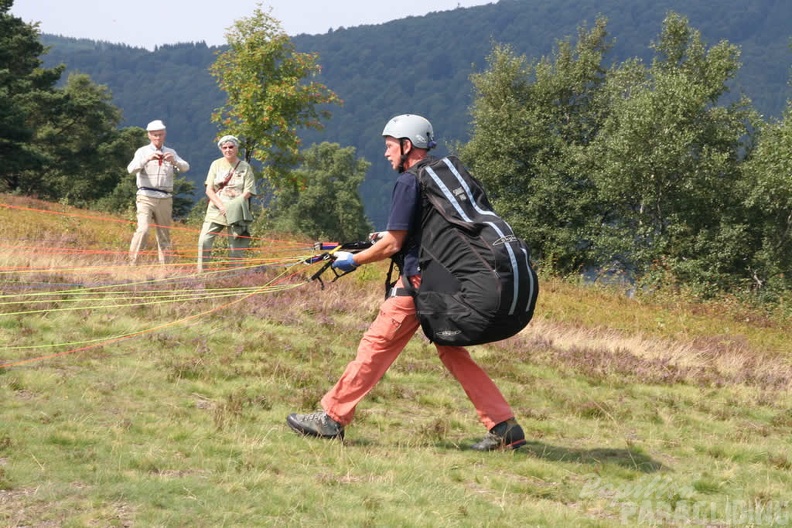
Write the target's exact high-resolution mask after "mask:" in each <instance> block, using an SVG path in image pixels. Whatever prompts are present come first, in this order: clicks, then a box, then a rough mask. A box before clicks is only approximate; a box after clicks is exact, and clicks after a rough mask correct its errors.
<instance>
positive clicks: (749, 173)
mask: <svg viewBox="0 0 792 528" xmlns="http://www.w3.org/2000/svg"><path fill="white" fill-rule="evenodd" d="M745 172H746V178H745V179H744V180H743V182H742V184H741V185H740V187H739V188H738V189H737V193H738V195H739V196H743V197H744V206H745V212H746V218H745V225H746V226H749V227H746V229H747V230H748V231H749V232H750V235H751V242H752V244H753V248H754V251H753V252H752V253H751V258H750V259H749V260H748V261H747V263H746V269H747V271H748V273H749V275H750V279H751V281H752V283H753V285H754V286H755V287H756V288H768V287H771V288H772V289H774V290H776V291H777V290H779V289H789V288H792V101H790V102H789V103H788V104H787V109H786V111H785V112H784V118H783V120H781V121H780V122H778V123H771V124H769V125H768V126H767V127H766V128H765V129H764V130H763V131H762V133H761V135H760V138H759V141H758V143H757V148H756V150H755V152H754V156H753V158H752V159H751V160H750V161H749V162H748V163H747V167H746V171H745Z"/></svg>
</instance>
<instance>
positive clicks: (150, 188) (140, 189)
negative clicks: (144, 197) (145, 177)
mask: <svg viewBox="0 0 792 528" xmlns="http://www.w3.org/2000/svg"><path fill="white" fill-rule="evenodd" d="M138 190H139V191H156V192H161V193H163V194H171V192H170V191H163V190H162V189H154V188H153V187H138Z"/></svg>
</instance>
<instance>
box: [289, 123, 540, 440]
mask: <svg viewBox="0 0 792 528" xmlns="http://www.w3.org/2000/svg"><path fill="white" fill-rule="evenodd" d="M382 135H383V137H384V138H385V157H386V158H387V159H388V161H389V162H390V163H391V166H392V167H393V169H394V170H395V171H397V172H398V173H399V176H398V178H397V180H396V185H395V186H394V189H393V195H392V198H391V208H390V215H389V217H388V224H387V228H386V231H384V232H383V233H381V234H380V235H381V237H380V238H379V239H378V240H377V241H376V242H375V243H374V244H373V245H372V246H371V247H370V248H368V249H366V250H364V251H361V252H360V253H357V254H354V255H353V254H352V253H345V252H337V253H336V256H337V258H336V260H335V262H334V263H333V268H335V269H338V270H341V271H345V272H348V271H352V270H354V269H355V268H357V267H358V266H361V265H363V264H368V263H371V262H377V261H380V260H384V259H388V258H396V259H399V260H400V261H401V262H402V266H401V270H402V274H403V278H402V277H400V278H399V281H397V283H396V284H397V285H398V284H401V281H402V280H404V279H406V280H409V281H410V282H411V284H412V285H413V286H414V287H415V288H417V287H418V286H419V285H420V283H421V275H420V271H419V269H418V250H419V247H420V238H419V236H420V234H419V233H418V231H419V228H420V224H421V218H422V210H421V208H422V203H421V189H420V186H419V184H418V179H417V178H416V174H415V172H416V171H417V170H419V169H420V167H421V166H423V165H424V164H426V163H428V162H429V161H431V159H432V158H431V157H430V156H429V150H430V149H432V148H433V147H434V146H435V145H436V143H435V142H434V140H433V138H434V132H433V129H432V125H431V123H429V121H427V120H426V119H425V118H423V117H421V116H418V115H412V114H405V115H400V116H397V117H394V118H393V119H391V120H390V121H389V122H388V123H387V124H386V125H385V129H384V130H383V132H382ZM419 326H420V323H419V320H418V317H417V315H416V309H415V302H414V301H413V298H412V296H410V295H409V293H408V291H407V289H406V288H398V287H394V288H393V290H392V291H391V295H390V296H389V297H388V298H387V299H386V300H385V301H384V302H383V303H382V305H381V306H380V312H379V315H378V316H377V318H376V319H375V320H374V322H373V323H372V324H371V326H370V327H369V329H368V330H367V331H366V333H365V334H364V335H363V339H362V340H361V342H360V345H359V346H358V350H357V357H356V358H355V359H354V360H353V361H352V362H351V363H349V364H348V365H347V367H346V370H345V371H344V373H343V374H342V376H341V379H339V380H338V382H337V383H336V384H335V386H334V387H333V388H332V389H330V391H329V392H327V393H326V394H325V395H324V397H323V398H322V400H321V406H322V410H321V411H318V412H314V413H310V414H290V415H289V416H288V417H287V419H286V422H287V423H288V425H289V427H291V428H292V429H293V430H294V431H296V432H298V433H300V434H303V435H306V436H315V437H319V438H339V439H343V437H344V428H345V427H346V426H347V425H349V424H350V423H351V422H352V419H353V418H354V415H355V408H356V407H357V405H358V403H359V402H360V401H361V400H362V399H363V398H364V397H365V396H366V395H367V394H368V393H369V392H370V391H371V390H372V389H373V388H374V386H375V385H376V384H377V383H378V382H379V380H380V379H381V378H382V376H384V375H385V372H386V371H387V370H388V368H389V367H390V366H391V364H392V363H393V362H394V361H395V360H396V358H397V357H398V356H399V354H400V353H401V351H402V350H403V349H404V347H405V346H406V345H407V342H408V341H409V340H410V338H412V336H413V335H414V334H415V332H416V331H417V330H418V328H419ZM435 347H436V348H437V353H438V355H439V356H440V360H441V361H442V362H443V365H444V366H445V367H446V368H447V369H448V370H449V372H451V374H452V375H453V376H454V377H455V378H456V380H457V381H458V382H459V384H460V385H462V388H463V389H464V391H465V393H466V394H467V396H468V398H469V399H470V401H471V402H472V403H473V406H474V407H475V409H476V412H477V413H478V416H479V420H481V422H482V423H483V424H484V426H485V427H486V428H487V430H488V433H487V435H486V436H485V437H484V439H482V440H481V441H479V442H477V443H475V444H473V446H472V448H473V449H475V450H478V451H492V450H497V449H516V448H518V447H520V446H522V445H524V444H525V435H524V433H523V430H522V428H521V427H520V425H519V424H518V423H517V421H516V420H515V419H514V413H513V412H512V410H511V408H510V407H509V404H508V403H507V402H506V400H505V398H504V397H503V395H502V394H501V392H500V390H498V387H497V386H496V385H495V383H494V382H493V381H492V379H490V377H489V376H488V375H487V374H486V372H484V370H483V369H482V368H481V367H480V366H479V365H478V364H477V363H476V362H475V361H474V360H473V358H471V356H470V354H469V353H468V351H467V350H466V349H465V348H463V347H457V346H442V345H437V344H435Z"/></svg>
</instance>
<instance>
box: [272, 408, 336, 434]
mask: <svg viewBox="0 0 792 528" xmlns="http://www.w3.org/2000/svg"><path fill="white" fill-rule="evenodd" d="M286 423H287V424H289V427H291V428H292V429H293V430H294V431H296V432H298V433H300V434H304V435H306V436H317V437H319V438H338V439H340V440H343V439H344V426H342V425H341V424H340V423H338V422H336V421H335V420H333V419H332V418H330V416H328V415H327V413H326V412H324V411H317V412H315V413H310V414H290V415H289V416H287V417H286Z"/></svg>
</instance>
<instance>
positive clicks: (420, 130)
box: [382, 114, 437, 150]
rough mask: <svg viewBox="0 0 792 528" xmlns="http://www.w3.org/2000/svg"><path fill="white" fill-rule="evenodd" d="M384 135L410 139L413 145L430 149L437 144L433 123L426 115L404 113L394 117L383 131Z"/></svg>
mask: <svg viewBox="0 0 792 528" xmlns="http://www.w3.org/2000/svg"><path fill="white" fill-rule="evenodd" d="M382 135H383V136H390V137H393V138H396V139H404V138H406V139H409V140H410V142H412V144H413V147H415V148H419V149H426V150H430V149H433V148H435V147H436V146H437V143H435V142H434V131H433V130H432V123H430V122H429V121H428V120H427V119H426V118H425V117H421V116H419V115H415V114H403V115H399V116H396V117H394V118H392V119H391V120H390V121H388V124H387V125H385V129H384V130H383V131H382Z"/></svg>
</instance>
